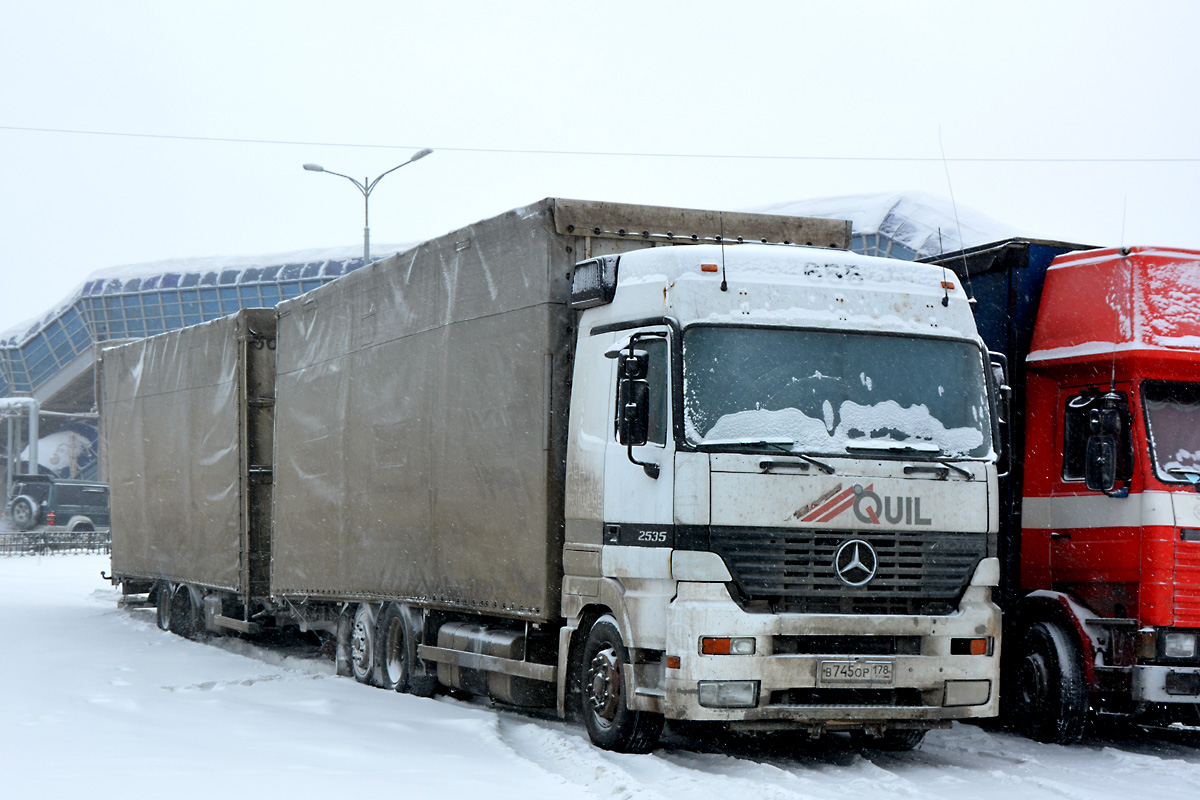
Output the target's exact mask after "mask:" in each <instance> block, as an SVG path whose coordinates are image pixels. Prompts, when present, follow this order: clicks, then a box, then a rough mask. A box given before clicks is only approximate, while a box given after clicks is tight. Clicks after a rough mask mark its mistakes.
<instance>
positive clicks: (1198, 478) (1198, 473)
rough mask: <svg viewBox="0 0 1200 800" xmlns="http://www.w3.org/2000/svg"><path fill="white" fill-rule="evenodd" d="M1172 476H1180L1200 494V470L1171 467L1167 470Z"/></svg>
mask: <svg viewBox="0 0 1200 800" xmlns="http://www.w3.org/2000/svg"><path fill="white" fill-rule="evenodd" d="M1167 472H1169V473H1170V474H1172V475H1178V476H1180V477H1182V478H1183V479H1184V480H1186V481H1188V482H1189V483H1191V484H1192V488H1193V489H1195V490H1196V491H1197V492H1200V469H1195V468H1188V467H1171V468H1170V469H1168V470H1167Z"/></svg>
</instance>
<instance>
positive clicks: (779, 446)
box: [696, 436, 834, 475]
mask: <svg viewBox="0 0 1200 800" xmlns="http://www.w3.org/2000/svg"><path fill="white" fill-rule="evenodd" d="M794 444H796V440H795V439H792V438H790V437H787V436H755V437H746V438H745V439H704V440H703V441H700V442H697V444H696V446H697V447H700V448H709V447H712V448H720V447H773V448H775V449H776V450H779V451H780V452H781V453H787V454H788V455H789V456H795V457H796V458H799V459H802V460H804V461H807V462H808V463H809V464H812V465H813V466H814V467H816V468H817V469H819V470H821V472H824V473H825V474H826V475H832V474H833V473H834V469H833V467H832V466H830V465H829V464H826V463H825V462H824V461H818V460H817V459H815V458H813V457H812V456H806V455H804V453H799V452H796V451H795V450H792V449H791V448H792V445H794Z"/></svg>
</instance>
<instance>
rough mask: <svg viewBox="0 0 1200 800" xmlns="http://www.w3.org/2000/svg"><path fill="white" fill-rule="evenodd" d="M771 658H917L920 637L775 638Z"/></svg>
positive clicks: (772, 643) (772, 642)
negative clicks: (786, 656) (783, 656)
mask: <svg viewBox="0 0 1200 800" xmlns="http://www.w3.org/2000/svg"><path fill="white" fill-rule="evenodd" d="M771 652H772V654H774V655H777V656H780V655H789V656H791V655H797V656H919V655H921V637H920V636H774V637H772V638H771Z"/></svg>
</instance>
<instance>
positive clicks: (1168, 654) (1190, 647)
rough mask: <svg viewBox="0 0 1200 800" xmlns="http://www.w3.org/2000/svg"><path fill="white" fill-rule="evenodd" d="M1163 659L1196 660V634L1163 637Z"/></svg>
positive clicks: (1175, 634)
mask: <svg viewBox="0 0 1200 800" xmlns="http://www.w3.org/2000/svg"><path fill="white" fill-rule="evenodd" d="M1162 646H1163V658H1195V657H1196V634H1194V633H1174V632H1173V633H1166V634H1163V637H1162Z"/></svg>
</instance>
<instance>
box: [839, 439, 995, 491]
mask: <svg viewBox="0 0 1200 800" xmlns="http://www.w3.org/2000/svg"><path fill="white" fill-rule="evenodd" d="M846 449H847V450H861V451H877V452H888V453H919V454H921V455H928V456H930V457H931V459H932V460H933V461H936V462H937V463H939V464H941V465H942V466H943V467H945V468H946V469H950V470H954V471H955V472H957V473H958V474H959V475H962V476H963V477H964V478H966V479H967V480H969V481H973V480H975V473H973V472H971V471H970V470H968V469H964V468H962V467H960V466H958V465H957V464H955V463H953V462H951V461H950V460H949V459H946V458H940V457H939V456H941V453H942V448H940V447H938V446H937V445H936V444H923V443H920V442H847V443H846Z"/></svg>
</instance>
